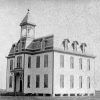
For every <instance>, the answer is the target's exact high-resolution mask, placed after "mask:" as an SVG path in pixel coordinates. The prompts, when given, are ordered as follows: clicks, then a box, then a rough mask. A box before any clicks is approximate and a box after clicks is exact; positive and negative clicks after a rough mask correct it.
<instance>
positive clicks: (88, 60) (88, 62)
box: [87, 59, 90, 70]
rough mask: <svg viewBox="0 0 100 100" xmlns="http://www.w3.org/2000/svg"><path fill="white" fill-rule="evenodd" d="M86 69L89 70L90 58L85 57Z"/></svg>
mask: <svg viewBox="0 0 100 100" xmlns="http://www.w3.org/2000/svg"><path fill="white" fill-rule="evenodd" d="M87 70H90V59H87Z"/></svg>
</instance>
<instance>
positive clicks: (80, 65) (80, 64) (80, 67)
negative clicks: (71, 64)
mask: <svg viewBox="0 0 100 100" xmlns="http://www.w3.org/2000/svg"><path fill="white" fill-rule="evenodd" d="M79 69H80V70H81V69H82V58H80V59H79Z"/></svg>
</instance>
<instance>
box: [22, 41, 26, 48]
mask: <svg viewBox="0 0 100 100" xmlns="http://www.w3.org/2000/svg"><path fill="white" fill-rule="evenodd" d="M24 47H25V41H22V49H24Z"/></svg>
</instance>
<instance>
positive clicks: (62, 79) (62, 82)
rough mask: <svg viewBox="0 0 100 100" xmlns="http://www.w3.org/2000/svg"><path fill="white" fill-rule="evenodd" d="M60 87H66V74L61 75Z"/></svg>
mask: <svg viewBox="0 0 100 100" xmlns="http://www.w3.org/2000/svg"><path fill="white" fill-rule="evenodd" d="M60 88H64V75H60Z"/></svg>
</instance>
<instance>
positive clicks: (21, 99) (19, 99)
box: [0, 96, 100, 100]
mask: <svg viewBox="0 0 100 100" xmlns="http://www.w3.org/2000/svg"><path fill="white" fill-rule="evenodd" d="M0 100H100V96H94V97H93V96H92V97H41V96H39V97H36V96H0Z"/></svg>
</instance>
